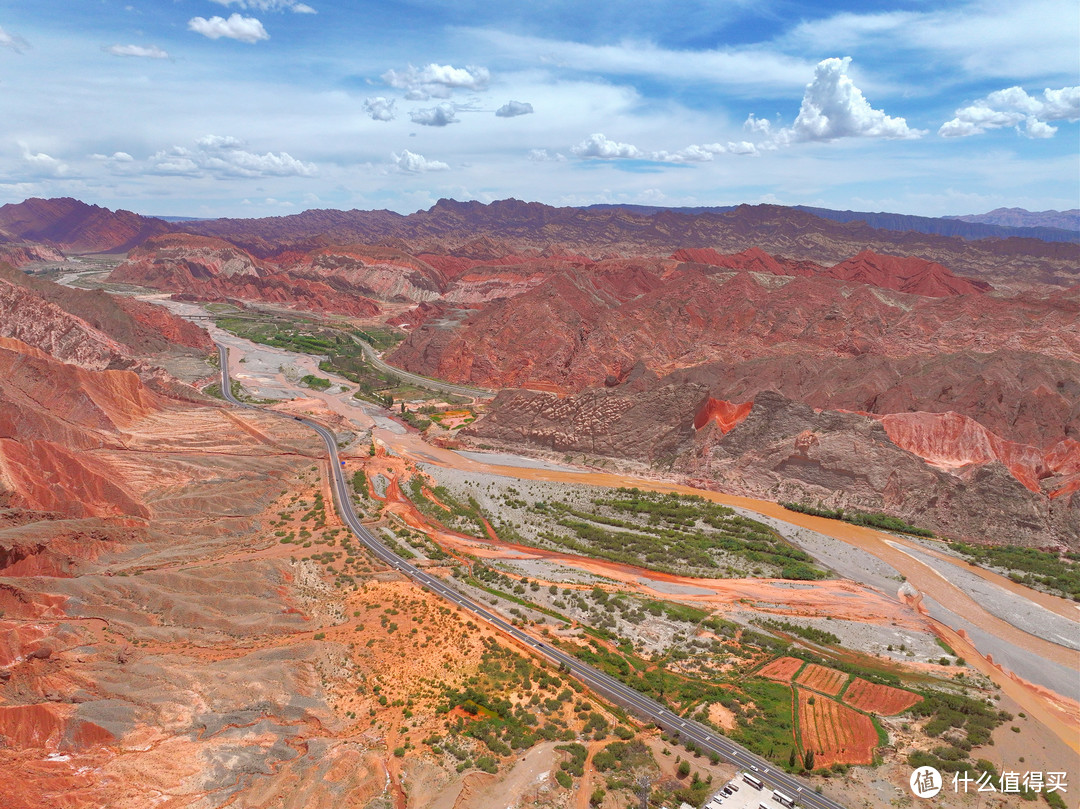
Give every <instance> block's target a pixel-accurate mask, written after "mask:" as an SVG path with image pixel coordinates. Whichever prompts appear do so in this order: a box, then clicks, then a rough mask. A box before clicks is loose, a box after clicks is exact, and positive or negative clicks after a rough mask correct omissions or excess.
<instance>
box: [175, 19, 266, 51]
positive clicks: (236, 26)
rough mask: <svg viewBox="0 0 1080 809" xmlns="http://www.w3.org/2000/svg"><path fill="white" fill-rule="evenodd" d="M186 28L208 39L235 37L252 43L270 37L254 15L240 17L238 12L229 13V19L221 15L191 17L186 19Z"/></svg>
mask: <svg viewBox="0 0 1080 809" xmlns="http://www.w3.org/2000/svg"><path fill="white" fill-rule="evenodd" d="M188 30H189V31H194V32H195V33H196V34H202V35H203V36H204V37H209V38H210V39H221V38H222V37H225V38H226V39H237V40H239V41H241V42H247V43H249V44H254V43H256V42H258V41H259V40H261V39H270V35H269V34H268V33H266V29H265V28H263V24H262V23H261V22H259V21H258V20H257V19H256V18H255V17H241V16H240V15H239V14H230V15H229V19H227V20H226V19H224V18H223V17H211V18H210V19H206V18H205V17H192V18H191V19H190V20H188Z"/></svg>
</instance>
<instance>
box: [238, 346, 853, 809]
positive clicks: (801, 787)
mask: <svg viewBox="0 0 1080 809" xmlns="http://www.w3.org/2000/svg"><path fill="white" fill-rule="evenodd" d="M217 347H218V354H219V356H220V357H221V392H222V395H223V396H224V397H225V398H226V399H227V400H228V401H229V402H231V403H232V404H234V405H236V406H238V407H244V408H248V409H251V410H263V411H264V412H267V413H271V414H272V415H275V416H278V417H280V418H286V419H293V420H295V421H298V422H300V423H301V424H303V425H305V426H307V427H310V428H311V429H312V430H314V431H315V432H317V433H318V434H319V435H320V436H321V437H322V439H323V442H324V443H325V444H326V449H327V451H328V453H329V455H330V469H331V471H332V473H333V491H334V496H335V499H336V500H337V506H338V513H339V514H340V515H341V518H342V519H343V520H344V521H345V524H346V525H348V526H349V528H350V529H351V530H352V532H353V533H354V534H355V535H356V537H357V539H359V540H360V541H361V542H362V543H364V545H365V546H366V547H367V548H368V550H370V551H371V552H372V553H373V554H374V555H375V556H376V557H378V558H379V559H380V560H381V561H383V562H385V563H386V564H387V565H389V566H390V567H392V568H394V569H395V570H397V571H399V572H401V573H402V574H404V575H405V576H407V577H409V578H410V579H412V580H413V581H414V582H416V583H417V584H419V585H421V586H423V587H426V588H427V589H428V590H431V591H432V592H433V593H435V594H437V595H439V596H441V597H442V598H444V599H446V600H447V601H450V602H452V603H453V604H456V605H457V606H458V607H460V608H461V609H463V610H466V611H467V612H470V613H472V614H473V615H476V616H477V617H479V618H481V619H483V620H484V621H486V622H487V623H488V624H490V625H491V626H493V627H495V628H496V629H498V630H499V631H500V632H502V633H504V634H505V635H508V636H509V637H511V638H513V639H514V640H515V641H516V642H517V643H519V644H521V645H523V646H526V647H528V648H529V649H531V650H532V651H533V652H534V653H536V654H539V655H541V656H542V657H545V658H547V659H548V660H550V661H551V662H552V663H555V664H557V665H559V666H561V667H562V668H563V670H564V671H568V672H569V673H570V674H572V675H573V676H574V677H576V678H577V679H578V680H580V681H581V682H583V683H584V684H585V685H587V686H588V687H589V688H591V689H592V690H593V691H595V692H596V693H597V694H599V695H601V696H603V697H605V698H607V699H609V700H611V701H612V702H614V703H616V704H618V705H621V706H623V707H624V708H626V709H627V710H629V711H631V712H632V713H634V714H636V715H637V716H640V717H642V718H644V719H646V720H648V721H651V722H653V723H655V724H656V725H657V727H659V728H661V729H662V730H664V731H665V732H667V733H668V734H678V735H679V737H680V738H681V739H682V740H683V741H692V742H693V743H694V745H695V746H696V747H697V748H698V750H701V751H702V752H704V753H705V754H706V755H709V754H713V753H715V754H716V755H718V756H720V757H721V758H722V759H725V760H727V761H729V762H731V763H733V764H735V765H736V766H738V767H740V768H741V769H744V770H746V771H747V772H750V773H751V774H753V775H756V776H757V777H758V778H760V779H761V780H762V781H764V782H765V785H766V790H769V789H770V788H771V789H779V790H780V791H781V792H784V793H786V794H788V795H790V796H791V797H793V798H794V799H795V802H796V804H797V805H798V806H801V807H805V809H844V807H843V805H842V804H839V803H837V802H836V801H833V800H831V799H829V798H826V797H825V796H824V795H818V794H817V793H816V792H814V790H813V789H812V788H811V787H810V786H809V785H808V784H807V783H806V782H804V781H802V780H801V779H799V778H796V777H794V776H792V775H789V774H788V773H786V772H784V771H783V770H779V769H777V768H776V767H774V766H773V765H772V764H771V763H769V762H768V761H766V760H765V759H763V758H760V757H759V756H756V755H754V754H753V753H751V752H750V751H748V750H746V749H745V748H744V747H742V746H740V745H738V744H736V743H735V742H733V741H731V740H730V739H728V738H727V737H726V736H722V735H720V734H718V733H716V732H715V731H713V730H711V729H709V728H707V727H705V726H704V725H702V724H700V723H698V722H694V721H693V720H690V719H684V718H683V717H680V716H678V715H677V714H675V713H673V712H672V711H670V710H668V709H667V708H666V707H664V706H663V705H661V704H660V703H658V702H656V701H655V700H652V699H649V698H648V697H646V696H644V695H642V694H640V693H638V692H637V691H635V690H634V689H632V688H630V687H628V686H626V685H624V684H623V683H621V682H619V681H618V680H616V679H614V678H613V677H609V676H608V675H606V674H604V673H603V672H600V671H597V670H596V669H594V668H593V667H592V666H588V665H586V664H584V663H582V662H581V661H579V660H577V659H576V658H574V657H572V656H571V655H568V654H566V653H565V652H562V651H560V650H559V649H555V648H553V647H552V646H550V645H549V644H545V643H542V642H540V641H539V640H537V639H536V638H534V637H532V636H531V635H529V634H527V633H525V632H523V631H522V630H520V629H518V628H517V627H515V626H513V625H512V624H510V623H508V622H507V621H505V620H503V619H502V618H501V617H499V616H498V615H496V614H494V613H492V612H491V611H489V610H488V609H486V608H485V607H484V606H483V605H481V604H478V603H477V602H475V601H472V600H471V599H468V598H466V597H465V596H463V595H462V594H461V593H459V592H458V591H457V590H455V589H454V588H453V587H451V586H450V585H449V584H447V583H446V582H444V581H443V580H442V579H440V578H438V577H435V576H431V575H429V574H428V573H425V572H424V571H423V570H421V569H420V568H418V567H415V566H414V565H411V564H409V563H408V562H407V561H406V560H404V559H402V558H401V557H400V556H398V555H397V554H395V553H394V552H393V551H391V550H390V549H389V548H388V547H386V546H385V545H383V544H382V542H380V541H379V540H378V539H376V538H375V536H374V535H373V534H372V533H371V532H370V531H368V530H367V528H365V527H364V525H363V524H362V523H361V522H360V520H359V519H358V518H357V516H356V512H355V511H353V507H352V498H351V495H350V492H349V489H348V486H347V484H346V481H345V476H344V475H343V474H342V472H341V460H340V459H339V457H338V450H337V440H336V439H335V438H334V434H333V433H332V432H330V430H328V429H326V428H325V427H323V426H322V425H321V424H319V423H318V422H315V421H312V420H311V419H306V418H301V417H299V416H290V415H286V414H284V413H278V412H276V411H273V410H265V409H264V408H261V407H257V406H256V405H251V404H247V403H245V402H241V401H239V400H238V399H236V398H235V397H234V396H233V395H232V389H231V380H230V378H229V356H228V349H226V348H225V346H223V345H221V344H220V343H218V344H217ZM744 788H745V787H744ZM762 795H763V796H765V791H763V792H762Z"/></svg>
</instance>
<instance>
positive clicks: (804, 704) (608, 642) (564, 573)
mask: <svg viewBox="0 0 1080 809" xmlns="http://www.w3.org/2000/svg"><path fill="white" fill-rule="evenodd" d="M834 213H835V212H834ZM956 226H957V227H958V226H959V225H956ZM995 226H998V225H995ZM938 230H939V232H929V233H921V232H918V231H916V230H907V231H900V230H887V229H884V228H881V229H876V228H873V227H871V226H870V225H869V224H867V223H865V222H862V221H850V222H837V221H834V220H832V219H829V218H824V217H818V216H815V215H814V214H813V213H810V212H808V211H802V210H796V209H788V208H779V207H776V206H756V207H749V206H742V207H740V208H736V209H733V210H730V211H723V212H700V213H683V212H676V211H656V212H651V213H649V212H642V211H635V210H631V209H621V208H615V209H600V210H588V209H558V208H550V207H547V206H543V205H538V204H534V203H522V202H517V201H514V200H508V201H504V202H499V203H493V204H491V205H486V206H485V205H481V204H479V203H456V202H451V201H442V202H440V203H439V204H438V205H436V206H435V207H433V208H432V209H431V210H429V211H421V212H418V213H416V214H413V215H411V216H407V217H403V216H400V215H398V214H393V213H390V212H386V211H375V212H359V211H352V212H340V211H309V212H307V213H305V214H302V215H299V216H296V217H284V218H279V219H273V220H215V221H206V222H180V223H166V222H164V221H162V220H156V219H149V218H146V217H140V216H138V215H135V214H131V213H128V212H113V211H108V210H106V209H102V208H96V207H93V206H87V205H84V204H82V203H79V202H77V201H75V200H29V201H27V202H26V203H23V204H22V205H18V206H13V205H8V206H3V208H0V258H2V259H3V261H4V262H6V264H5V265H3V266H2V269H0V367H2V373H0V609H2V611H3V612H2V614H0V761H2V762H3V767H2V768H0V769H2V770H3V771H5V772H9V773H10V772H18V773H20V777H19V778H18V779H17V780H16V779H9V780H5V790H6V799H7V802H8V804H9V805H12V806H17V807H22V806H26V807H31V806H40V805H51V804H56V805H65V806H87V807H89V806H151V805H155V806H177V807H179V806H205V807H211V806H214V807H216V806H228V805H232V806H244V807H262V806H266V807H270V806H290V807H292V806H295V807H301V806H304V807H306V806H316V807H317V806H327V807H329V806H334V807H340V806H356V807H368V806H370V807H383V806H385V807H391V806H392V807H395V808H397V807H401V808H402V809H404V808H405V807H428V806H432V807H446V808H447V809H450V808H451V807H496V806H498V807H502V806H506V805H516V806H522V807H524V806H538V807H540V806H544V807H546V806H566V807H570V806H574V807H585V806H588V805H590V804H592V805H594V806H603V807H608V809H615V807H622V806H626V805H629V804H630V802H632V801H634V802H637V801H639V800H640V797H639V796H640V794H641V793H643V792H644V793H646V794H645V798H646V799H647V800H648V801H649V802H650V805H655V806H660V805H668V806H673V805H678V804H679V802H680V801H688V802H690V803H691V804H693V805H695V806H700V805H702V804H703V803H704V802H705V800H706V799H707V798H708V796H709V795H711V794H713V792H715V791H716V789H718V788H719V787H720V786H721V785H722V784H723V783H724V782H725V781H726V780H728V779H730V778H732V777H733V776H734V775H735V768H734V767H732V766H731V765H730V764H727V763H726V762H724V761H722V760H720V759H719V757H712V758H710V757H709V756H707V755H703V754H702V753H701V751H698V750H695V749H694V748H693V746H692V745H691V746H687V743H686V742H685V740H680V739H679V738H677V737H675V736H669V735H667V734H666V733H663V732H661V731H660V730H659V729H656V728H655V727H652V726H650V725H648V724H647V723H644V722H642V721H641V720H640V719H639V718H637V717H634V716H633V715H630V714H627V713H626V712H624V711H623V709H622V708H620V707H619V706H617V705H613V704H611V703H608V702H605V701H604V700H603V699H601V698H598V697H597V696H596V695H595V694H592V693H590V692H589V691H588V690H587V689H584V688H583V687H582V686H581V684H580V683H578V682H577V681H576V680H574V679H573V678H572V677H571V676H569V674H568V673H567V672H566V671H563V670H560V668H559V667H557V666H554V665H552V664H550V663H549V662H547V661H545V660H544V659H543V658H541V657H537V656H535V655H533V654H532V653H531V652H530V651H529V650H527V649H526V648H524V647H519V646H517V645H516V644H515V643H514V642H513V641H511V640H508V639H507V638H506V636H504V635H502V634H501V633H499V632H498V631H496V630H495V629H494V628H492V627H490V626H488V625H486V624H484V623H483V622H482V621H480V620H479V619H474V618H472V617H471V616H470V615H469V614H468V613H464V612H461V611H459V610H458V609H456V608H454V607H451V606H449V605H448V604H446V603H444V602H442V601H441V600H440V599H439V598H437V597H436V596H435V595H434V594H432V593H430V592H427V591H425V590H423V589H421V588H419V587H417V586H415V585H414V584H412V583H410V581H409V580H407V579H406V578H404V577H403V576H401V575H400V574H398V573H396V572H394V571H392V570H390V569H389V568H387V567H386V566H385V565H383V564H381V563H379V562H378V561H377V560H376V559H375V558H373V557H372V556H370V555H369V554H368V553H367V552H366V551H365V550H364V549H363V547H362V546H361V545H360V544H359V543H358V542H357V541H356V540H355V539H354V538H353V537H352V536H351V534H350V532H349V530H348V529H347V528H346V527H345V526H344V525H343V523H342V522H341V520H340V518H339V516H338V514H337V512H336V510H335V503H334V498H333V496H332V495H331V490H330V488H329V469H328V468H327V461H326V459H325V450H324V448H323V446H322V444H321V442H320V441H319V439H318V438H317V436H316V435H315V434H314V433H313V432H311V431H310V430H308V429H307V428H306V427H304V426H303V425H302V424H301V423H299V422H297V421H295V420H294V419H292V418H282V417H281V414H285V415H287V416H304V417H310V418H314V419H316V420H318V421H319V422H320V423H322V424H324V425H325V426H327V427H329V428H330V429H332V430H333V431H334V433H335V435H336V437H337V441H338V446H339V448H340V452H341V457H342V459H343V463H344V472H345V475H346V477H347V479H348V480H349V481H350V485H351V487H352V489H353V492H354V494H353V498H352V499H353V503H352V507H353V508H355V509H356V511H357V513H358V514H359V515H360V517H361V519H362V520H363V521H364V522H365V523H366V524H367V525H369V526H370V528H371V530H372V531H373V532H375V533H376V535H377V536H378V537H379V538H380V539H381V540H383V541H384V542H386V543H387V544H388V545H389V546H390V547H391V548H393V549H394V550H396V551H397V552H398V553H399V554H400V555H402V556H404V557H406V558H408V559H410V560H412V561H413V563H414V564H417V565H419V566H420V567H422V568H424V569H425V570H427V571H428V572H430V573H432V574H433V575H438V576H440V577H441V578H443V579H444V580H445V581H447V582H451V583H453V584H454V586H455V587H457V588H458V589H459V590H460V592H462V593H463V594H465V595H467V596H468V597H470V598H472V599H474V600H476V601H479V602H481V603H483V604H484V605H485V606H489V607H490V608H491V609H493V610H495V611H496V612H498V613H499V614H500V615H501V616H503V617H504V618H505V619H506V620H507V621H512V622H514V623H515V625H517V626H519V627H521V628H523V629H525V630H526V631H527V632H528V633H529V634H530V635H531V636H532V637H534V638H537V639H542V640H543V641H544V642H545V643H546V644H549V645H550V646H551V647H552V648H558V649H560V650H562V651H564V652H566V653H569V654H571V655H573V656H575V657H577V658H578V659H580V660H582V661H584V662H587V663H589V664H591V665H593V666H595V667H597V668H599V669H601V670H603V671H605V672H606V673H608V674H611V675H612V676H615V677H617V678H618V679H621V680H622V681H623V682H625V683H627V684H630V685H631V686H632V687H634V688H635V689H637V690H639V691H641V692H642V693H645V694H647V695H649V696H651V697H653V698H655V699H658V700H660V701H661V702H663V703H665V704H666V705H668V706H669V707H670V709H671V710H673V711H675V712H677V713H678V714H680V715H681V716H684V717H687V718H693V719H695V720H698V721H700V722H703V723H707V724H708V725H709V726H710V727H712V728H715V729H717V730H720V731H722V732H724V733H725V734H726V735H728V736H729V737H730V738H732V739H734V740H735V741H737V742H739V743H741V744H742V745H744V746H745V747H747V748H748V749H750V750H751V751H753V752H754V753H756V754H758V755H760V756H763V757H764V758H766V759H768V760H769V761H771V762H772V763H773V764H774V765H775V766H777V767H779V768H781V769H785V770H788V771H790V772H792V773H795V774H799V775H802V776H803V777H805V778H806V781H805V783H806V785H807V789H808V790H815V789H816V790H818V791H820V792H821V793H822V794H823V795H824V796H826V797H828V798H831V799H833V800H835V801H837V802H838V803H839V804H840V805H843V806H864V805H865V806H875V807H886V806H893V805H910V801H911V798H910V797H908V796H909V792H908V791H907V778H908V775H909V774H910V771H911V768H912V767H913V766H918V765H922V764H933V765H935V766H938V767H939V768H940V769H942V770H943V771H945V772H946V773H951V772H956V771H961V772H963V771H967V772H971V773H973V774H974V773H976V772H988V771H991V770H992V771H993V772H995V773H999V774H1000V773H1002V772H1005V771H1020V772H1028V771H1034V770H1039V771H1046V772H1050V771H1064V772H1067V773H1068V774H1069V775H1070V776H1071V781H1072V782H1074V783H1075V784H1077V785H1080V767H1078V762H1077V760H1078V756H1080V689H1078V688H1077V683H1078V682H1080V661H1078V658H1080V633H1078V632H1077V609H1076V603H1075V600H1076V598H1077V597H1078V594H1080V589H1078V588H1077V587H1076V578H1075V577H1076V570H1075V566H1076V562H1077V553H1078V552H1080V495H1078V494H1077V492H1078V490H1080V434H1078V432H1080V431H1078V428H1080V343H1078V340H1080V338H1078V336H1077V335H1078V331H1077V329H1076V324H1077V322H1078V320H1080V297H1078V295H1080V292H1078V290H1080V285H1078V278H1077V276H1078V270H1080V266H1078V261H1077V246H1076V243H1075V242H1070V241H1056V242H1051V241H1043V240H1040V239H1035V238H1031V234H1025V235H1023V236H1019V237H1013V238H1004V237H1003V236H1002V235H1000V234H995V235H994V236H991V237H989V238H978V239H976V238H970V239H964V238H961V237H959V236H950V235H944V234H945V233H950V232H955V231H947V230H942V229H941V228H939V229H938ZM1003 232H1004V233H1005V234H1006V235H1007V234H1008V231H1007V230H1005V231H1003ZM57 282H59V283H57ZM215 343H220V344H222V345H224V346H226V347H227V348H228V363H229V369H230V372H231V375H232V379H233V382H234V390H233V393H234V394H235V395H237V396H240V397H241V398H243V399H245V400H247V401H249V402H254V403H257V404H260V405H262V406H264V407H266V408H269V409H271V410H276V411H278V413H277V414H275V413H273V412H263V411H260V410H255V409H240V408H236V407H233V406H231V405H228V404H227V403H226V402H224V401H223V400H222V399H221V398H220V394H221V391H220V375H219V369H218V368H216V367H215V363H216V362H217V361H218V360H217V357H218V355H217V351H216V348H215ZM429 377H430V378H435V379H438V380H442V382H432V381H431V380H429V379H428V378H429ZM445 383H453V384H452V386H448V385H446V384H445ZM781 503H787V504H788V505H790V506H793V507H796V508H798V509H802V511H800V510H792V509H791V508H785V507H784V506H783V505H780V504H781ZM841 509H842V510H843V513H842V514H841V513H840V512H839V511H838V510H841ZM828 515H832V516H846V517H847V518H848V519H849V520H852V519H854V521H855V523H852V522H849V521H848V522H846V521H843V520H839V519H830V518H828ZM867 515H870V516H867ZM867 520H869V522H867ZM860 522H861V524H857V523H860ZM875 526H878V527H875ZM882 526H884V527H885V528H890V529H892V530H878V529H879V528H880V527H882ZM927 534H933V535H936V538H931V537H928V536H926V535H927ZM1017 548H1023V549H1027V550H1025V551H1017V550H1016V549H1017ZM1020 559H1023V560H1024V561H1022V562H1021V561H1018V560H1020ZM978 560H982V561H984V562H987V561H989V562H990V564H987V565H985V566H977V565H976V564H975V563H974V562H975V561H978ZM1032 560H1034V561H1032ZM1021 564H1026V565H1028V566H1027V567H1022V566H1018V565H1021ZM1047 570H1049V571H1051V573H1049V574H1047V573H1046V571H1047ZM973 797H974V796H968V797H967V798H965V796H963V795H954V796H949V795H946V794H944V793H943V796H942V797H941V798H939V800H941V801H943V802H946V803H948V804H949V805H956V806H966V805H969V804H971V800H972V799H973ZM1029 797H1035V798H1036V799H1037V800H1040V801H1043V800H1045V802H1047V803H1049V804H1050V805H1052V806H1057V805H1058V804H1057V803H1054V801H1053V800H1051V799H1049V797H1048V796H1045V795H1044V796H1043V797H1039V796H1034V795H1032V796H1029ZM1063 797H1064V798H1065V800H1066V801H1069V800H1071V797H1070V796H1069V795H1065V796H1063ZM1024 802H1025V801H1023V800H1022V799H1021V798H1020V797H1019V796H1017V795H1005V794H999V795H995V796H994V797H993V798H992V800H991V801H988V805H989V804H990V803H993V804H994V805H1010V806H1012V805H1016V806H1019V805H1021V804H1022V803H1024ZM1036 805H1038V804H1036ZM1061 805H1072V804H1069V803H1062V804H1061Z"/></svg>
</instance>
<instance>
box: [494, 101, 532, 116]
mask: <svg viewBox="0 0 1080 809" xmlns="http://www.w3.org/2000/svg"><path fill="white" fill-rule="evenodd" d="M532 111H533V105H532V104H530V103H529V102H528V101H507V102H506V103H505V104H503V105H502V106H501V107H499V108H498V109H497V110H495V114H496V115H498V116H499V117H500V118H514V117H517V116H518V115H529V114H530V113H532Z"/></svg>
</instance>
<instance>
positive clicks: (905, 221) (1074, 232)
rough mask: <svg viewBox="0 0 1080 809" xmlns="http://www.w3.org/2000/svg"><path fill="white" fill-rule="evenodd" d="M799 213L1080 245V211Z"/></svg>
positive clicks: (646, 210)
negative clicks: (940, 214) (925, 214)
mask: <svg viewBox="0 0 1080 809" xmlns="http://www.w3.org/2000/svg"><path fill="white" fill-rule="evenodd" d="M791 207H792V208H794V209H795V210H800V211H806V212H807V213H812V214H813V215H814V216H820V217H821V218H822V219H829V220H831V221H833V222H865V223H866V224H867V225H869V226H870V227H872V228H880V229H882V230H897V231H913V232H915V233H926V234H931V235H936V236H957V237H959V238H961V239H1008V238H1010V237H1021V238H1028V239H1042V240H1043V241H1046V242H1076V241H1080V211H1078V210H1071V211H1038V212H1033V211H1027V210H1024V209H1023V208H998V209H997V210H994V211H990V212H989V213H985V214H970V215H967V216H942V217H934V216H909V215H907V214H899V213H881V212H876V213H872V212H869V211H835V210H832V209H831V208H814V207H811V206H809V205H793V206H791ZM735 208H736V206H733V205H726V206H715V207H708V206H702V207H696V208H664V207H660V206H656V205H610V204H604V205H589V206H587V209H588V210H613V209H619V210H624V211H631V212H633V213H637V214H643V215H646V216H649V215H652V214H656V213H659V212H661V211H671V212H674V213H681V214H688V215H698V214H703V213H726V212H728V211H733V210H735Z"/></svg>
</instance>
